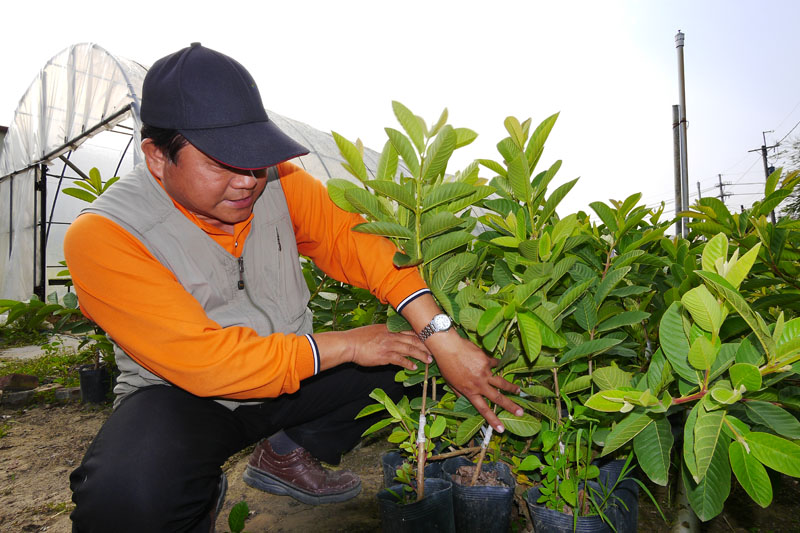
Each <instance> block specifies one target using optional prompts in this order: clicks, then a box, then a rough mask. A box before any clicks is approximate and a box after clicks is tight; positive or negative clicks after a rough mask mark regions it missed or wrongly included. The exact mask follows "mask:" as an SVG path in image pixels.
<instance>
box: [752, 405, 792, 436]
mask: <svg viewBox="0 0 800 533" xmlns="http://www.w3.org/2000/svg"><path fill="white" fill-rule="evenodd" d="M744 406H745V410H746V411H747V416H748V417H749V418H750V420H752V421H753V422H755V423H756V424H760V425H762V426H766V427H768V428H770V429H772V430H773V431H775V433H778V434H779V435H783V436H784V437H786V438H789V439H792V440H798V439H800V422H798V421H797V419H796V418H795V417H794V416H793V415H792V414H791V413H789V412H788V411H786V410H785V409H782V408H780V407H778V406H777V405H773V404H771V403H769V402H761V401H756V400H750V401H747V402H745V403H744Z"/></svg>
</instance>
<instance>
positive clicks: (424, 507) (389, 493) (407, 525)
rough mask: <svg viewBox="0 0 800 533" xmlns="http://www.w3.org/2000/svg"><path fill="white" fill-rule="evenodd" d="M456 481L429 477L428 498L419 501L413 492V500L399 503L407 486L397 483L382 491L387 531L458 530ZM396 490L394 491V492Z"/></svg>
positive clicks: (381, 510)
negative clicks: (456, 523)
mask: <svg viewBox="0 0 800 533" xmlns="http://www.w3.org/2000/svg"><path fill="white" fill-rule="evenodd" d="M452 486H453V485H452V483H450V482H449V481H447V480H444V479H437V478H434V479H427V478H426V479H425V497H424V498H423V499H422V500H420V501H416V493H412V494H411V499H410V501H409V503H405V504H403V503H401V502H398V499H397V496H396V495H398V494H403V485H393V486H391V487H389V488H388V489H383V490H381V491H380V492H378V495H377V498H378V505H379V507H380V512H381V526H382V530H383V532H384V533H417V532H422V533H428V532H431V533H432V532H448V533H455V531H456V527H455V523H454V522H453V496H452V492H453V491H452ZM393 493H394V494H393Z"/></svg>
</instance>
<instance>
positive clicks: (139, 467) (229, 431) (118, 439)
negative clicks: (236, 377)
mask: <svg viewBox="0 0 800 533" xmlns="http://www.w3.org/2000/svg"><path fill="white" fill-rule="evenodd" d="M397 370H398V369H397V367H380V368H361V367H356V366H342V367H337V368H334V369H331V370H329V371H326V372H323V373H321V374H319V375H317V376H315V377H313V378H310V379H307V380H305V381H303V382H302V383H301V387H300V390H299V391H297V392H296V393H294V394H289V395H284V396H280V397H278V398H273V399H269V400H267V401H266V402H264V403H263V404H260V405H253V406H241V407H239V408H237V409H236V410H233V411H231V410H230V409H227V408H226V407H223V406H222V405H220V404H219V403H217V402H215V401H213V400H210V399H207V398H200V397H197V396H193V395H192V394H189V393H188V392H186V391H184V390H182V389H179V388H177V387H170V386H155V387H148V388H145V389H141V390H139V391H136V392H135V393H133V394H131V395H130V396H129V397H128V398H126V399H125V400H124V401H123V402H122V403H121V404H120V405H119V406H118V407H117V408H116V409H115V410H114V412H113V413H112V414H111V416H110V417H109V419H108V420H107V421H106V423H105V424H104V425H103V427H102V428H101V429H100V432H99V433H98V434H97V436H96V437H95V439H94V441H93V442H92V444H91V446H90V447H89V449H88V450H87V452H86V455H85V456H84V458H83V461H82V462H81V465H80V466H79V467H78V468H77V469H75V471H74V472H72V474H71V475H70V488H71V489H72V492H73V494H72V500H73V501H74V502H75V504H76V508H75V510H74V511H73V513H72V515H71V518H72V520H73V532H75V531H79V532H80V533H90V532H115V533H123V532H128V531H130V532H135V533H143V532H148V533H157V532H162V531H163V532H173V531H175V532H177V531H191V532H195V531H209V530H210V527H211V523H210V517H209V514H210V512H211V508H212V506H213V505H214V504H215V497H216V490H217V484H218V482H219V477H220V473H221V466H222V465H223V463H224V462H225V461H226V460H227V459H228V458H229V457H230V456H231V455H233V454H234V453H236V452H238V451H240V450H242V449H243V448H246V447H247V446H249V445H251V444H253V443H255V442H258V441H259V440H260V439H262V438H265V437H268V436H269V435H271V434H273V433H275V432H277V431H279V430H281V429H283V430H284V431H285V432H286V433H287V434H288V435H289V437H291V438H292V440H294V441H295V442H297V443H298V444H300V445H301V446H303V447H304V448H305V449H307V450H308V451H309V452H311V454H312V455H314V456H315V457H317V458H318V459H320V460H322V461H325V462H328V463H331V464H338V463H339V460H340V458H341V454H342V453H344V452H346V451H347V450H349V449H350V448H352V447H353V446H354V445H355V444H356V443H357V442H358V440H359V438H360V436H361V433H363V432H364V430H365V429H366V428H367V427H369V426H370V425H371V424H373V423H375V421H376V419H377V417H376V416H374V415H373V416H371V417H366V418H362V419H358V420H355V419H354V417H355V415H356V414H358V412H359V411H360V410H361V409H362V408H363V407H364V406H365V405H369V404H370V403H373V400H371V399H370V398H369V393H370V392H371V391H372V390H373V389H374V388H377V387H380V388H382V389H384V391H386V392H387V393H388V394H389V395H390V396H392V397H394V398H395V399H397V398H399V397H400V396H402V395H403V393H404V391H403V390H402V389H403V387H402V384H399V383H395V381H394V375H395V373H396V372H397Z"/></svg>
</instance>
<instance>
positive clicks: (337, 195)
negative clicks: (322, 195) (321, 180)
mask: <svg viewBox="0 0 800 533" xmlns="http://www.w3.org/2000/svg"><path fill="white" fill-rule="evenodd" d="M325 185H326V186H327V187H328V196H330V198H331V200H332V201H333V203H335V204H336V205H337V206H338V207H339V208H340V209H344V210H345V211H347V212H349V213H360V211H359V210H358V209H356V208H355V207H353V205H352V204H351V203H350V202H348V201H347V198H345V191H347V189H358V188H359V186H358V185H356V184H355V183H353V182H352V181H348V180H343V179H339V178H331V179H329V180H328V181H327V183H326V184H325Z"/></svg>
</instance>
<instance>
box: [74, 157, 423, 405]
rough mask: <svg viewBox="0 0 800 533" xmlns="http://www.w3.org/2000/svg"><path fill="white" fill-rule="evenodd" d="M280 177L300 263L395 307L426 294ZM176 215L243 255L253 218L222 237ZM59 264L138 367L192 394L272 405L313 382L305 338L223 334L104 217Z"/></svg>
mask: <svg viewBox="0 0 800 533" xmlns="http://www.w3.org/2000/svg"><path fill="white" fill-rule="evenodd" d="M278 169H279V171H280V174H281V176H282V177H281V180H280V182H281V186H282V187H283V192H284V194H285V196H286V201H287V204H288V207H289V213H290V215H291V218H292V223H293V226H294V233H295V238H296V240H297V247H298V251H299V252H300V253H301V254H303V255H305V256H308V257H310V258H311V259H312V260H313V261H314V262H315V263H316V264H317V266H319V268H321V269H322V270H323V271H324V272H326V273H327V274H328V275H329V276H331V277H333V278H335V279H337V280H339V281H343V282H346V283H349V284H351V285H355V286H357V287H361V288H365V289H369V290H370V292H372V294H374V295H375V296H376V297H377V298H378V299H380V300H381V301H382V302H384V303H386V302H388V303H390V304H391V305H393V306H395V307H398V306H399V305H401V302H402V301H403V300H404V299H405V298H406V297H408V296H409V295H411V294H413V293H415V292H416V291H419V290H421V289H424V288H425V283H424V281H423V280H422V278H421V277H420V276H419V275H418V273H417V271H416V269H413V268H409V269H403V270H400V269H397V268H396V267H395V266H394V265H393V264H392V257H393V255H394V253H395V252H396V251H397V250H396V248H395V246H394V244H392V243H391V242H390V241H389V240H387V239H384V238H381V237H377V236H374V235H368V234H364V233H357V232H354V231H351V228H352V227H353V226H354V225H356V224H359V223H361V222H363V221H364V219H363V218H362V217H361V216H359V215H354V214H352V213H347V212H345V211H343V210H341V209H339V208H338V207H336V205H335V204H334V203H333V202H332V201H331V200H330V198H329V197H328V193H327V190H326V188H325V186H324V185H323V184H322V183H321V182H319V181H317V180H316V179H314V178H313V177H312V176H310V175H309V174H308V173H307V172H305V171H303V170H301V169H300V168H298V167H297V166H295V165H293V164H291V163H282V164H280V165H279V167H278ZM154 179H155V178H154ZM265 194H266V193H265ZM175 206H176V207H177V208H178V209H180V210H181V212H183V213H184V214H185V215H186V216H187V217H189V219H190V220H192V221H193V222H194V223H195V224H196V225H198V226H199V227H200V228H201V229H203V230H204V231H205V232H206V234H208V235H209V237H211V238H212V239H214V241H215V242H216V243H218V244H219V245H220V246H222V247H223V248H224V249H225V250H227V251H228V252H229V253H231V254H233V255H234V256H236V257H238V256H239V255H241V252H242V249H243V247H244V246H243V245H244V241H245V239H246V238H247V235H248V233H249V231H250V227H251V223H252V219H253V216H252V214H251V216H250V218H248V219H247V220H246V221H244V222H241V223H239V224H236V225H235V227H234V231H233V234H228V233H225V232H223V231H222V230H219V229H217V228H215V227H213V226H211V225H209V224H207V223H205V222H203V221H201V220H199V219H197V217H195V216H194V215H193V214H192V213H189V212H188V211H187V210H186V209H185V208H183V206H181V205H179V204H177V203H175ZM64 257H65V258H66V261H67V265H68V266H69V269H70V274H71V275H72V280H73V283H74V285H75V292H76V293H77V295H78V299H79V301H80V305H81V309H82V311H83V312H84V314H85V315H86V316H87V317H89V318H91V319H92V320H94V321H95V322H96V323H97V324H98V325H99V326H100V327H102V328H103V329H104V330H105V331H106V332H107V333H108V334H109V335H110V336H111V338H113V339H114V341H115V342H116V343H117V344H118V345H119V346H120V347H121V348H122V349H123V350H124V351H125V352H126V353H127V354H128V355H130V357H131V358H133V359H134V360H135V361H136V362H137V363H139V364H140V365H142V366H143V367H145V368H146V369H147V370H149V371H151V372H153V373H154V374H156V375H158V376H160V377H161V378H162V379H165V380H166V381H169V382H170V383H173V384H174V385H177V386H179V387H181V388H183V389H185V390H187V391H189V392H191V393H192V394H195V395H198V396H207V397H208V396H211V397H222V398H228V399H238V400H245V399H256V398H268V397H275V396H278V395H280V394H283V393H287V392H294V391H295V390H297V389H298V388H299V386H300V380H302V379H305V378H307V377H310V376H311V375H313V373H314V358H313V354H312V347H311V344H310V342H309V339H307V338H306V337H305V336H298V335H292V334H288V335H287V334H282V333H276V334H273V335H269V336H265V337H262V336H259V335H258V334H257V333H256V332H255V331H254V330H252V329H250V328H245V327H227V328H223V327H221V326H220V325H219V324H217V323H216V322H214V321H213V320H211V319H210V318H208V316H207V315H206V313H205V311H204V310H203V308H202V307H201V306H200V304H199V303H198V302H197V300H195V299H194V297H192V295H191V294H190V293H188V292H187V291H186V290H185V289H184V288H183V286H182V285H181V284H180V282H179V281H178V280H177V278H176V277H175V275H174V274H173V273H172V272H171V271H170V270H168V269H167V268H166V267H164V266H163V265H162V264H161V263H160V262H159V261H158V260H157V259H156V258H155V257H154V256H153V255H152V254H151V253H150V252H149V251H148V250H147V248H145V246H144V245H143V244H142V243H141V242H139V241H138V240H137V239H136V238H135V237H133V236H132V235H131V234H130V233H128V232H127V231H126V230H124V229H123V228H122V227H120V226H119V225H118V224H116V223H115V222H112V221H111V220H109V219H107V218H105V217H103V216H102V215H98V214H93V213H87V214H84V215H81V216H79V217H78V218H77V220H76V221H75V222H74V223H73V224H72V225H71V226H70V228H69V230H68V231H67V234H66V236H65V237H64Z"/></svg>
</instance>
